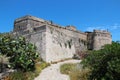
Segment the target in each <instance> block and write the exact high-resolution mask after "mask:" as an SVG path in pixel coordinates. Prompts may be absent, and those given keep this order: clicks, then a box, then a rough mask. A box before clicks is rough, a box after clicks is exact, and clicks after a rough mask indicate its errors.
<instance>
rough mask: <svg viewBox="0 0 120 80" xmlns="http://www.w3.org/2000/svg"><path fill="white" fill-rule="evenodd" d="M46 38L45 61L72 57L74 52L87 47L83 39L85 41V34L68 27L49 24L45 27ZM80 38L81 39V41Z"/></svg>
mask: <svg viewBox="0 0 120 80" xmlns="http://www.w3.org/2000/svg"><path fill="white" fill-rule="evenodd" d="M81 35H82V36H81ZM46 38H47V39H46V54H47V55H46V56H47V59H48V60H47V61H58V60H62V59H65V58H72V57H73V55H74V54H75V53H76V52H78V51H80V50H82V51H83V50H86V49H87V48H86V45H85V43H84V40H85V41H86V34H84V35H83V34H80V33H75V32H74V31H70V30H68V29H63V28H59V27H54V26H50V25H49V26H48V27H47V32H46ZM80 40H83V43H82V42H80Z"/></svg>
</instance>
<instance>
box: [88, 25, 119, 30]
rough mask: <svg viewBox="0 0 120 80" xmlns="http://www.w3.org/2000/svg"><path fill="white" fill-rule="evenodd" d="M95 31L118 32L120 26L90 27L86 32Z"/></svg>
mask: <svg viewBox="0 0 120 80" xmlns="http://www.w3.org/2000/svg"><path fill="white" fill-rule="evenodd" d="M94 29H97V30H110V31H112V30H117V29H120V24H114V25H111V26H110V25H106V26H96V27H88V28H87V29H86V31H93V30H94Z"/></svg>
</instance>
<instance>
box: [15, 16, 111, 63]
mask: <svg viewBox="0 0 120 80" xmlns="http://www.w3.org/2000/svg"><path fill="white" fill-rule="evenodd" d="M13 34H14V35H17V36H20V35H22V36H25V37H26V38H27V40H28V41H30V42H32V43H34V44H35V45H36V46H37V48H38V51H39V52H40V56H41V57H42V59H43V60H44V61H46V62H54V61H59V60H63V59H66V58H72V57H73V55H74V54H78V53H79V52H81V51H86V50H88V49H90V50H98V49H101V47H102V46H104V45H105V44H111V42H112V39H111V34H110V33H109V32H108V31H105V30H94V31H93V32H81V31H79V30H77V29H76V28H75V26H72V25H69V26H66V27H64V26H60V25H57V24H55V23H53V22H52V21H46V20H43V19H40V18H37V17H34V16H29V15H28V16H24V17H22V18H18V19H16V20H15V22H14V30H13Z"/></svg>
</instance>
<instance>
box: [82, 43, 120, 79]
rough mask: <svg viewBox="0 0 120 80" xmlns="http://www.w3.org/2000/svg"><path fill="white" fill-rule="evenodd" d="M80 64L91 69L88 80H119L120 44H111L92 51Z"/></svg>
mask: <svg viewBox="0 0 120 80" xmlns="http://www.w3.org/2000/svg"><path fill="white" fill-rule="evenodd" d="M82 64H83V65H84V67H87V68H90V69H91V75H90V76H89V80H119V79H120V42H113V43H112V44H111V45H105V46H104V47H103V49H101V50H98V51H93V52H92V53H91V54H89V55H88V56H87V58H86V59H84V60H83V61H82Z"/></svg>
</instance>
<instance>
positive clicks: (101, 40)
mask: <svg viewBox="0 0 120 80" xmlns="http://www.w3.org/2000/svg"><path fill="white" fill-rule="evenodd" d="M111 43H112V39H111V34H110V33H109V32H108V31H106V30H94V31H93V50H99V49H101V48H102V46H104V45H105V44H111Z"/></svg>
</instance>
